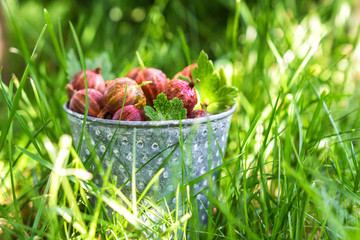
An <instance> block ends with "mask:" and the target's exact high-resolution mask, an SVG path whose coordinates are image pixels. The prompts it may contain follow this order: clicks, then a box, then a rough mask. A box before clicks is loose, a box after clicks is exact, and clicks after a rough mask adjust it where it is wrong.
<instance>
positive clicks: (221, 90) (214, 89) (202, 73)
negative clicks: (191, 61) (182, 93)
mask: <svg viewBox="0 0 360 240" xmlns="http://www.w3.org/2000/svg"><path fill="white" fill-rule="evenodd" d="M197 64H198V67H195V68H194V69H193V71H192V75H193V78H194V79H198V80H200V82H197V83H196V85H195V86H196V89H197V90H198V92H199V95H200V103H201V104H202V105H203V106H207V111H209V112H210V113H211V114H216V113H220V112H223V111H225V110H227V109H228V108H229V107H231V106H232V105H234V104H235V102H236V98H237V95H238V90H237V88H236V87H233V86H228V85H227V80H226V76H225V72H224V70H223V69H220V70H219V72H216V71H215V70H214V65H213V63H212V61H211V60H209V58H208V56H207V54H206V53H205V52H204V51H201V53H200V55H199V58H198V61H197Z"/></svg>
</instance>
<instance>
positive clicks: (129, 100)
mask: <svg viewBox="0 0 360 240" xmlns="http://www.w3.org/2000/svg"><path fill="white" fill-rule="evenodd" d="M196 66H197V64H196V63H195V64H192V65H190V66H187V67H185V68H184V69H183V70H182V71H181V72H179V73H177V74H176V75H175V76H174V77H173V79H172V80H169V79H168V78H167V77H166V75H165V74H164V73H163V72H162V71H161V70H159V69H156V68H145V69H141V68H140V67H137V68H134V69H132V70H130V71H129V72H128V73H127V74H126V76H125V77H121V78H116V79H114V80H109V81H107V82H106V83H105V81H104V79H103V77H102V76H101V68H100V67H98V68H96V69H95V70H90V69H87V70H86V76H87V85H88V92H87V94H88V101H89V107H88V115H89V116H92V117H98V118H104V119H113V120H119V119H120V117H121V120H122V121H146V120H149V119H148V118H147V116H146V115H145V112H144V110H143V109H144V106H146V105H148V106H153V101H154V100H155V99H156V97H157V96H158V95H159V94H160V93H164V94H165V95H166V96H167V99H168V100H172V99H173V98H178V99H180V100H181V101H182V102H183V106H184V108H186V110H187V117H188V118H198V117H204V116H207V115H209V113H207V112H206V111H205V110H203V109H197V110H194V107H195V105H196V104H197V102H198V100H197V96H196V92H195V88H194V86H195V82H194V79H193V78H192V74H191V71H192V69H193V68H194V67H196ZM180 76H183V77H184V78H182V77H180ZM183 79H187V80H188V81H186V80H183ZM66 90H67V93H68V97H69V100H70V103H69V108H70V109H71V110H72V111H74V112H77V113H80V114H84V112H85V103H86V101H85V99H86V91H85V81H84V72H83V71H80V72H78V73H77V74H75V75H74V76H73V78H72V79H71V81H70V83H69V84H67V85H66ZM123 105H124V107H123V108H122V106H123Z"/></svg>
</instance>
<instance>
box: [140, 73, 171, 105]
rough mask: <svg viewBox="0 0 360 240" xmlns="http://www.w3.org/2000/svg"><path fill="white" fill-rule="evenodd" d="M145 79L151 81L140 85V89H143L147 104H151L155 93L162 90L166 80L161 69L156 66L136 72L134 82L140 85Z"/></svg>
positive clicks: (157, 93)
mask: <svg viewBox="0 0 360 240" xmlns="http://www.w3.org/2000/svg"><path fill="white" fill-rule="evenodd" d="M146 81H152V83H148V84H146V85H144V86H142V87H141V89H142V90H143V91H144V94H145V97H146V99H147V101H148V105H150V106H152V105H153V101H154V100H155V99H156V97H157V95H159V94H160V93H162V92H164V90H165V86H166V84H167V83H168V80H167V77H166V75H165V74H164V73H163V72H162V71H161V70H159V69H156V68H146V69H144V70H142V71H141V72H139V73H138V75H137V77H136V82H137V84H139V85H140V84H141V83H143V82H146Z"/></svg>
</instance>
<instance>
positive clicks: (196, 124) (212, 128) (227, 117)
mask: <svg viewBox="0 0 360 240" xmlns="http://www.w3.org/2000/svg"><path fill="white" fill-rule="evenodd" d="M63 108H64V110H65V111H66V113H67V116H68V119H69V123H70V126H71V130H72V134H73V139H74V143H75V144H76V145H75V146H77V145H78V143H79V140H80V139H79V138H80V134H81V129H82V124H83V118H84V115H82V114H79V113H76V112H73V111H71V110H70V109H69V108H68V103H65V104H64V106H63ZM235 109H236V105H234V106H233V107H232V108H231V109H229V110H228V111H226V112H223V113H220V114H216V115H211V116H209V117H201V118H195V119H184V120H181V122H180V121H178V120H171V121H141V122H133V121H131V122H130V121H120V122H119V121H114V120H107V119H99V118H94V117H87V119H86V131H87V133H88V136H89V139H90V145H91V146H90V147H89V146H88V143H89V141H85V137H84V140H83V141H82V146H81V150H80V157H81V158H82V159H83V160H84V159H87V158H89V156H90V154H91V150H92V149H93V148H94V147H95V146H96V148H95V153H96V154H97V155H98V156H102V155H105V157H104V158H103V161H102V167H103V168H104V169H105V170H106V169H107V168H108V167H109V164H110V156H111V160H112V161H113V163H112V176H113V177H115V176H116V178H117V187H122V191H124V193H125V195H128V196H129V197H130V191H129V189H131V173H132V164H133V155H134V152H133V143H135V146H136V148H135V156H136V158H135V161H136V187H137V190H138V192H142V191H143V190H144V189H145V187H146V186H147V184H148V183H149V181H150V180H151V179H152V178H153V176H154V175H155V174H156V173H157V172H158V171H159V170H160V169H162V168H164V170H163V172H162V174H161V175H160V177H159V181H158V184H154V185H153V186H152V188H151V189H150V192H149V193H148V194H147V195H148V196H151V195H153V197H154V198H155V199H154V200H159V199H162V198H163V197H168V199H171V197H173V196H174V194H175V191H176V188H177V186H178V184H179V183H180V184H181V185H183V186H184V185H187V184H188V183H189V182H191V183H192V184H189V185H190V187H191V192H192V193H193V196H196V198H197V200H198V202H199V201H201V203H200V204H198V206H199V210H201V209H202V208H204V207H205V208H206V207H207V206H208V201H207V197H206V196H205V194H203V193H200V192H201V191H203V190H204V189H205V188H207V187H208V183H209V176H210V177H211V179H210V180H216V173H212V174H211V175H209V174H207V173H208V172H209V170H211V169H214V168H216V167H218V166H219V165H221V163H222V159H223V154H224V152H225V147H226V142H227V138H228V134H229V128H230V123H231V117H232V114H233V113H234V111H235ZM180 123H181V125H180ZM115 131H116V132H115ZM134 131H135V134H134ZM114 134H115V136H114ZM113 136H114V137H113ZM134 136H135V140H134ZM181 136H182V140H181ZM112 139H113V143H114V144H113V147H112V149H111V151H107V150H106V149H107V147H108V145H109V144H110V146H111V140H112ZM106 151H107V152H106ZM104 153H105V154H104ZM209 166H210V167H209ZM204 175H207V177H202V176H204ZM185 177H186V179H187V181H184V179H185ZM99 181H101V178H96V177H95V178H94V182H95V183H96V184H100V182H99ZM126 189H128V190H126ZM199 193H200V194H199ZM174 204H175V199H174V198H172V199H171V200H170V205H174ZM204 214H205V213H204ZM200 219H201V220H202V221H205V220H206V219H207V216H200Z"/></svg>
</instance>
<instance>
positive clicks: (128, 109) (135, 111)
mask: <svg viewBox="0 0 360 240" xmlns="http://www.w3.org/2000/svg"><path fill="white" fill-rule="evenodd" d="M121 111H122V114H121ZM120 115H121V121H145V120H146V117H145V112H144V110H142V109H139V108H137V107H135V106H134V105H127V106H124V107H123V108H120V109H119V110H117V111H116V112H115V114H114V116H113V117H112V120H119V118H120Z"/></svg>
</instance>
